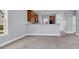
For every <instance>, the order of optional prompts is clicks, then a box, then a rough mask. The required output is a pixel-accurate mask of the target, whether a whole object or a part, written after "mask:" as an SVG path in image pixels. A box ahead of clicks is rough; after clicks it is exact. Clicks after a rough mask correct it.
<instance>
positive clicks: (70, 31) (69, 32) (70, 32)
mask: <svg viewBox="0 0 79 59" xmlns="http://www.w3.org/2000/svg"><path fill="white" fill-rule="evenodd" d="M64 32H65V33H75V31H64Z"/></svg>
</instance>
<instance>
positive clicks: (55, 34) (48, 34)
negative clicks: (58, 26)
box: [28, 34, 60, 36]
mask: <svg viewBox="0 0 79 59" xmlns="http://www.w3.org/2000/svg"><path fill="white" fill-rule="evenodd" d="M28 35H35V36H60V34H28Z"/></svg>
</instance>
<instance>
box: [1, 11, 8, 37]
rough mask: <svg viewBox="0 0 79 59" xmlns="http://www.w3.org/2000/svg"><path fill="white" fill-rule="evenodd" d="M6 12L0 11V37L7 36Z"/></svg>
mask: <svg viewBox="0 0 79 59" xmlns="http://www.w3.org/2000/svg"><path fill="white" fill-rule="evenodd" d="M7 24H8V23H7V11H5V10H0V36H1V35H6V34H7V28H8V27H7Z"/></svg>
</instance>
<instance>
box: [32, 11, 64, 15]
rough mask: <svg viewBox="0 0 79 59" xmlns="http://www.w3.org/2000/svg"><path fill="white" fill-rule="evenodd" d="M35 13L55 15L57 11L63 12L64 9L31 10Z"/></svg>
mask: <svg viewBox="0 0 79 59" xmlns="http://www.w3.org/2000/svg"><path fill="white" fill-rule="evenodd" d="M33 11H34V12H35V13H36V14H40V15H55V14H57V13H62V12H65V10H33Z"/></svg>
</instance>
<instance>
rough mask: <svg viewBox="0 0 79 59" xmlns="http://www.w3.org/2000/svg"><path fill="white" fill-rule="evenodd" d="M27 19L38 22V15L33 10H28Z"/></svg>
mask: <svg viewBox="0 0 79 59" xmlns="http://www.w3.org/2000/svg"><path fill="white" fill-rule="evenodd" d="M27 21H28V22H31V23H37V22H38V15H37V14H36V13H34V12H33V11H32V10H27Z"/></svg>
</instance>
